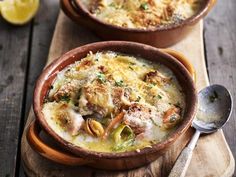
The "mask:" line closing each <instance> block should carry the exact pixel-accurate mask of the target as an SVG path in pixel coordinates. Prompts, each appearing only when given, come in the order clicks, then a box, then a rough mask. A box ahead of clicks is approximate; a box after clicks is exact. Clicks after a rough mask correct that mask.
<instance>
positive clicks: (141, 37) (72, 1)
mask: <svg viewBox="0 0 236 177" xmlns="http://www.w3.org/2000/svg"><path fill="white" fill-rule="evenodd" d="M60 2H61V8H62V10H63V11H64V13H65V14H66V15H67V16H68V17H69V18H70V19H72V20H73V21H75V22H76V23H79V24H81V25H83V26H85V27H88V28H89V29H91V30H92V31H94V32H95V33H96V34H97V35H98V36H100V37H101V38H102V39H104V40H125V41H134V42H140V43H144V44H149V45H152V46H155V47H168V46H171V45H173V44H175V43H177V42H179V41H180V40H182V39H183V38H185V37H186V36H187V35H188V34H189V33H190V32H191V30H192V29H193V27H194V25H195V24H196V23H198V22H199V21H200V20H201V19H202V18H203V17H205V16H206V15H207V13H208V12H209V11H210V10H211V9H212V7H213V6H214V4H215V2H216V0H204V1H202V5H201V8H200V10H199V11H198V13H196V15H194V16H192V17H190V18H188V19H186V20H184V21H182V22H179V23H173V24H172V25H169V26H168V27H165V28H160V27H157V28H154V29H129V28H125V27H118V26H115V25H110V24H108V23H104V22H102V21H101V20H99V19H97V18H95V17H94V16H93V15H92V14H91V13H90V12H89V11H88V10H87V9H85V7H83V5H81V2H80V0H60Z"/></svg>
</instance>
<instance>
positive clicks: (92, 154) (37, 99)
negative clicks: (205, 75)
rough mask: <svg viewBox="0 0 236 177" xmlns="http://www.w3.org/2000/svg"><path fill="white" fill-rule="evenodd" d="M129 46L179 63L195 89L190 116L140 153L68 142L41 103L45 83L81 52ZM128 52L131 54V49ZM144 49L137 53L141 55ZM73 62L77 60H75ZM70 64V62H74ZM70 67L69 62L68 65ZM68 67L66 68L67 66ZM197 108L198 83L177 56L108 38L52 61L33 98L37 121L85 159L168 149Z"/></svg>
mask: <svg viewBox="0 0 236 177" xmlns="http://www.w3.org/2000/svg"><path fill="white" fill-rule="evenodd" d="M111 46H112V47H125V46H126V47H125V50H127V48H128V47H132V48H133V49H138V50H144V51H145V50H147V51H149V52H150V51H152V52H155V53H156V54H157V55H159V56H162V57H164V58H168V59H169V60H171V62H173V64H174V65H176V66H178V67H179V68H180V69H181V72H182V73H184V76H185V77H186V79H187V81H188V82H189V85H190V87H191V88H189V89H191V94H190V98H191V106H190V107H189V110H188V115H187V116H186V117H185V118H184V120H183V122H182V123H181V125H180V126H179V127H178V128H177V129H176V130H174V132H173V133H171V135H169V136H168V137H167V138H166V139H164V140H163V141H160V142H158V143H156V144H153V145H152V146H151V148H150V147H146V148H143V149H140V151H139V152H137V151H135V150H133V151H127V152H118V153H115V152H96V151H90V150H87V149H85V148H82V147H79V146H76V145H74V144H72V143H70V142H69V141H66V140H65V139H63V138H62V137H60V136H59V135H58V134H57V133H56V132H54V131H53V129H52V128H51V127H50V126H49V125H48V124H47V121H46V119H45V118H44V115H43V113H42V105H41V102H42V101H41V91H42V89H43V88H44V86H45V82H46V81H47V80H48V79H50V77H52V76H54V75H55V74H57V71H58V69H57V71H56V70H55V69H56V68H58V67H59V66H60V65H61V64H62V63H63V62H65V61H66V60H69V59H70V58H71V57H72V58H73V57H74V56H75V55H76V54H78V53H80V52H86V53H88V52H89V51H92V50H93V49H94V48H95V50H96V51H102V50H107V48H109V47H111ZM127 53H129V52H128V51H127ZM139 53H140V52H137V54H139ZM82 58H83V57H81V58H79V59H78V60H80V59H82ZM72 63H73V62H72ZM72 63H70V64H72ZM66 66H68V65H66ZM66 66H65V67H66ZM65 67H60V71H61V70H62V69H64V68H65ZM196 107H197V91H196V88H195V84H194V82H193V80H192V77H191V76H190V74H189V72H188V71H187V69H186V68H185V67H184V66H183V65H182V64H181V63H180V62H179V61H178V60H177V59H175V58H174V57H173V56H171V55H169V54H166V53H164V52H162V51H160V50H159V49H157V48H155V47H152V46H149V45H145V44H140V43H135V42H125V41H106V42H95V43H91V44H87V45H84V46H80V47H78V48H75V49H72V50H70V51H68V52H67V53H65V54H63V55H62V56H60V57H59V58H58V59H56V60H54V61H53V62H52V63H51V64H49V65H48V66H47V67H46V68H45V69H44V70H43V72H42V73H41V75H40V76H39V78H38V80H37V82H36V85H35V89H34V99H33V110H34V113H35V116H36V120H37V122H38V123H39V124H40V126H41V127H42V128H43V130H45V131H46V133H48V134H49V135H50V136H51V137H53V138H54V139H55V140H56V141H57V142H59V143H60V144H61V145H62V146H63V147H64V148H65V149H66V150H68V151H70V152H72V153H73V154H75V155H78V156H81V157H84V158H95V159H98V158H101V157H102V158H106V159H116V158H127V157H134V156H141V155H145V154H150V153H155V152H157V151H160V150H162V149H164V148H165V147H167V146H169V145H170V144H172V143H174V141H175V140H176V139H177V138H178V137H179V136H180V135H182V134H183V133H185V132H186V131H187V129H188V128H189V127H190V125H191V123H192V120H193V118H194V115H195V114H196Z"/></svg>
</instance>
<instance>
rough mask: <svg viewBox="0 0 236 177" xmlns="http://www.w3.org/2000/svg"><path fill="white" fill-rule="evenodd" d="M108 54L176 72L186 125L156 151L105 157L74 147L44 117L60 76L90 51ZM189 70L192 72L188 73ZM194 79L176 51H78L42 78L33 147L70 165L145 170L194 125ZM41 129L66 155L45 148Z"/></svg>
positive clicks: (135, 46) (120, 45) (132, 47)
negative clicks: (142, 60) (45, 104)
mask: <svg viewBox="0 0 236 177" xmlns="http://www.w3.org/2000/svg"><path fill="white" fill-rule="evenodd" d="M106 50H111V51H115V52H121V53H126V54H130V55H136V56H141V57H143V58H145V59H147V60H150V61H153V62H158V63H161V64H163V65H165V66H167V67H168V68H169V69H171V70H172V71H173V73H174V74H175V76H176V77H177V79H178V81H179V83H180V85H181V86H182V88H183V92H184V93H185V96H186V103H187V104H186V111H185V113H184V118H183V121H182V122H181V124H180V125H179V127H178V128H177V129H176V130H175V131H173V133H171V134H170V135H169V136H168V137H167V139H165V140H163V141H161V142H159V143H157V144H153V145H152V147H149V148H144V149H141V150H140V152H137V151H129V152H121V153H102V152H94V151H89V150H86V149H83V148H81V147H78V146H74V145H73V144H71V143H69V142H67V141H66V140H64V139H63V138H61V137H60V136H58V135H57V134H56V133H55V132H54V131H53V130H52V129H51V128H50V127H49V125H48V124H47V122H46V120H45V117H44V115H43V113H42V106H43V102H44V98H45V96H46V94H47V92H48V89H49V88H50V86H51V84H52V82H53V80H54V78H55V77H56V75H57V73H58V72H59V71H61V70H62V69H63V68H65V67H66V66H68V65H69V64H72V63H74V62H75V61H78V60H80V59H82V58H84V57H85V56H86V55H87V53H88V52H89V51H92V52H93V53H96V52H97V51H106ZM168 53H170V54H168ZM174 56H175V57H177V58H178V59H176V58H175V57H174ZM182 63H183V64H182ZM186 68H188V70H187V69H186ZM190 73H191V75H192V76H191V75H190ZM193 76H194V70H193V68H192V67H191V65H190V64H189V63H188V62H187V60H185V59H184V57H182V55H181V54H178V53H175V52H174V51H170V50H166V49H165V50H159V49H157V48H154V47H151V46H148V45H144V44H139V43H134V42H124V41H108V42H98V43H93V44H88V45H85V46H81V47H78V48H76V49H73V50H71V51H69V52H67V53H66V54H64V55H62V56H61V57H60V58H59V59H57V60H55V61H54V62H52V63H51V64H50V65H49V66H47V67H46V68H45V69H44V71H43V72H42V74H41V75H40V77H39V79H38V81H37V83H36V87H35V91H34V102H33V108H34V113H35V115H36V122H35V121H34V122H33V123H32V124H31V125H30V127H29V128H28V132H27V140H28V142H29V144H30V145H31V147H32V148H33V149H34V150H36V151H37V152H38V153H40V154H41V155H43V156H45V157H47V158H49V159H51V160H53V161H56V162H59V163H63V164H67V165H83V164H87V165H89V166H93V167H95V168H101V169H110V170H124V169H132V168H136V167H140V166H143V165H145V164H148V163H150V162H152V161H154V160H156V159H157V158H158V157H160V156H161V155H162V154H163V153H164V152H166V151H167V150H168V149H169V147H170V146H171V145H172V144H173V143H174V142H175V141H176V140H177V139H178V138H179V137H180V136H181V135H182V134H184V133H185V132H186V130H187V129H188V128H189V126H190V125H191V122H192V120H193V118H194V116H195V112H196V106H197V93H196V88H195V84H194V81H193V79H192V77H193ZM41 128H42V129H43V130H44V131H45V132H46V133H47V134H48V135H49V136H51V137H52V138H53V139H54V140H55V141H56V142H58V143H59V144H60V146H61V147H62V148H63V149H64V150H65V151H66V152H63V151H59V150H56V149H54V148H52V147H50V146H48V145H47V144H45V143H44V142H43V141H42V139H41V138H40V137H39V132H40V130H41Z"/></svg>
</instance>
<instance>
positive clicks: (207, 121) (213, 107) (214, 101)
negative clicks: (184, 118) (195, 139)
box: [192, 85, 233, 133]
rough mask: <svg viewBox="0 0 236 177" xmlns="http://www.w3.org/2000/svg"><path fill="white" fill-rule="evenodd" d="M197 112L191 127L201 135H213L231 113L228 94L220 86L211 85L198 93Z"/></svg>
mask: <svg viewBox="0 0 236 177" xmlns="http://www.w3.org/2000/svg"><path fill="white" fill-rule="evenodd" d="M198 103H199V104H198V111H197V116H196V118H195V119H194V120H193V124H192V126H193V127H194V128H195V129H197V130H199V131H200V132H201V133H213V132H215V131H217V130H219V129H220V128H222V127H223V126H224V125H225V124H226V122H228V120H229V117H230V115H231V113H232V107H233V101H232V96H231V94H230V92H229V91H228V90H227V89H226V88H225V87H224V86H221V85H211V86H209V87H206V88H205V89H203V90H201V91H200V92H199V93H198Z"/></svg>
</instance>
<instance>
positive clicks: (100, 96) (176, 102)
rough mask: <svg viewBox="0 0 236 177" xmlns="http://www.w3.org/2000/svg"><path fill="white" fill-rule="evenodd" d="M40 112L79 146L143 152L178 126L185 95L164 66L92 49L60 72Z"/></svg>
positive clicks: (56, 128) (67, 139) (109, 150)
mask: <svg viewBox="0 0 236 177" xmlns="http://www.w3.org/2000/svg"><path fill="white" fill-rule="evenodd" d="M42 111H43V114H44V116H45V119H46V121H47V123H48V125H49V126H50V127H51V129H52V130H53V131H55V132H56V133H57V134H58V135H59V136H60V137H62V138H63V139H65V140H66V141H68V142H70V143H72V144H73V145H75V146H79V147H82V148H85V149H88V150H91V151H97V152H124V151H131V150H136V151H139V150H140V149H142V148H145V147H150V146H151V145H152V144H155V143H158V142H160V141H162V140H163V139H165V138H166V137H167V136H168V135H169V134H170V133H171V132H172V131H173V130H175V129H176V127H178V123H179V122H181V120H182V118H183V114H184V111H185V95H184V94H183V92H182V88H181V86H180V85H179V83H178V80H177V79H176V77H175V76H174V74H173V72H172V71H171V70H170V69H168V68H167V67H165V66H164V65H162V64H158V63H153V62H150V61H147V60H145V59H142V58H141V57H137V56H130V55H127V54H122V53H116V52H112V51H103V52H97V53H92V52H90V53H89V54H88V55H87V56H86V57H85V58H83V59H82V60H80V61H77V62H75V63H73V64H71V65H69V66H67V67H66V68H65V69H63V70H62V71H60V72H58V73H57V76H56V78H55V80H54V81H53V83H52V85H51V87H50V89H49V91H48V94H47V96H46V97H45V99H44V104H43V110H42Z"/></svg>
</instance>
